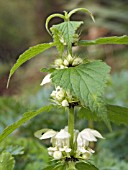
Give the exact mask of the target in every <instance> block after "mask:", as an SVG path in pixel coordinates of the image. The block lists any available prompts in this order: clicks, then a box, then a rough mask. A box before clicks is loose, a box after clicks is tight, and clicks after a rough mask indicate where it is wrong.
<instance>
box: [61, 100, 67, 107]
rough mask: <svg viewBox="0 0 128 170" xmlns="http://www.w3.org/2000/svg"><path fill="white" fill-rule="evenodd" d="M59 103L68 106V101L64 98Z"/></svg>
mask: <svg viewBox="0 0 128 170" xmlns="http://www.w3.org/2000/svg"><path fill="white" fill-rule="evenodd" d="M61 104H62V106H63V107H67V106H69V103H68V101H67V100H66V99H65V100H63V101H62V103H61Z"/></svg>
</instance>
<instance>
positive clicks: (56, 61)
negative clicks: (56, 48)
mask: <svg viewBox="0 0 128 170" xmlns="http://www.w3.org/2000/svg"><path fill="white" fill-rule="evenodd" d="M62 64H63V60H62V59H61V58H59V59H56V60H55V65H56V66H58V67H60V65H62Z"/></svg>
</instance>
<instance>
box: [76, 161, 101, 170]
mask: <svg viewBox="0 0 128 170" xmlns="http://www.w3.org/2000/svg"><path fill="white" fill-rule="evenodd" d="M76 169H77V170H98V169H97V168H96V167H95V166H94V165H92V164H90V163H86V162H78V163H76Z"/></svg>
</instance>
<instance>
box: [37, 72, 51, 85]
mask: <svg viewBox="0 0 128 170" xmlns="http://www.w3.org/2000/svg"><path fill="white" fill-rule="evenodd" d="M50 76H51V74H47V75H46V76H45V77H44V79H43V80H42V82H41V84H40V85H41V86H43V85H44V84H47V83H50V82H51V78H50Z"/></svg>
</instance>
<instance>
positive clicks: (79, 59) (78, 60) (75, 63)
mask: <svg viewBox="0 0 128 170" xmlns="http://www.w3.org/2000/svg"><path fill="white" fill-rule="evenodd" d="M81 63H83V60H82V59H81V58H75V59H74V61H73V62H72V66H77V65H79V64H81Z"/></svg>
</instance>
